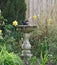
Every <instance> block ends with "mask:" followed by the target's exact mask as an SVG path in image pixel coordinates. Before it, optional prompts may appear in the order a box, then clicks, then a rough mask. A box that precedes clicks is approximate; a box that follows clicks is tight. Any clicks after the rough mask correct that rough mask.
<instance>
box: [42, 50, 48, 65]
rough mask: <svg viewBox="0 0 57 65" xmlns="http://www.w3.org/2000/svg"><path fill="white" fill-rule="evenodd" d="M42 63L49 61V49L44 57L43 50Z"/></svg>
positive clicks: (44, 64) (43, 64)
mask: <svg viewBox="0 0 57 65" xmlns="http://www.w3.org/2000/svg"><path fill="white" fill-rule="evenodd" d="M41 61H42V63H41V65H46V63H47V61H48V51H46V53H45V54H44V57H43V54H42V52H41Z"/></svg>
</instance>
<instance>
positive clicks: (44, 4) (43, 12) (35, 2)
mask: <svg viewBox="0 0 57 65" xmlns="http://www.w3.org/2000/svg"><path fill="white" fill-rule="evenodd" d="M28 2H29V4H28V10H29V11H28V14H27V15H29V16H28V19H29V21H30V24H31V25H32V24H33V25H35V24H37V22H38V20H33V18H32V17H33V16H34V15H36V16H38V18H40V17H42V18H43V21H44V19H46V18H52V19H53V20H54V21H57V0H29V1H28Z"/></svg>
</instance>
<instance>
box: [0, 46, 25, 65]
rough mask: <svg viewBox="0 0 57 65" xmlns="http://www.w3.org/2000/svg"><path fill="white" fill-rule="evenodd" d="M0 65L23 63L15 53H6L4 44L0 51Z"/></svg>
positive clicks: (18, 64) (19, 64) (20, 64)
mask: <svg viewBox="0 0 57 65" xmlns="http://www.w3.org/2000/svg"><path fill="white" fill-rule="evenodd" d="M0 65H24V63H23V61H22V60H21V59H20V57H18V56H17V55H16V54H14V53H8V51H6V48H5V46H4V47H3V48H2V50H1V51H0Z"/></svg>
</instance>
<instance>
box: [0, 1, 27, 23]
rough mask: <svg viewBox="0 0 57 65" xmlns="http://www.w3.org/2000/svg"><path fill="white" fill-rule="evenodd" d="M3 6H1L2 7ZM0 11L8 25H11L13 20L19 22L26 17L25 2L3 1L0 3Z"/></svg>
mask: <svg viewBox="0 0 57 65" xmlns="http://www.w3.org/2000/svg"><path fill="white" fill-rule="evenodd" d="M2 4H3V5H2ZM0 9H1V10H2V14H3V16H4V17H5V18H7V20H8V23H10V24H12V22H13V21H14V20H17V21H18V22H19V24H20V23H21V22H20V21H23V20H24V19H25V15H26V4H25V0H6V1H5V0H4V1H1V2H0Z"/></svg>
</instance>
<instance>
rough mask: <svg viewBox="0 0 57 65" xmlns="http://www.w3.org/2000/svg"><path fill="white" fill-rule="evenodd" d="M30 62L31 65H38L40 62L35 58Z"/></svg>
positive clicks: (29, 60) (30, 59)
mask: <svg viewBox="0 0 57 65" xmlns="http://www.w3.org/2000/svg"><path fill="white" fill-rule="evenodd" d="M28 62H29V63H30V65H38V60H37V58H36V57H35V56H33V57H31V58H29V59H28Z"/></svg>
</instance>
